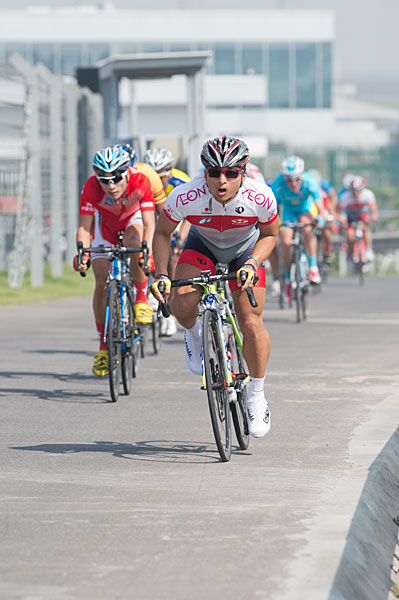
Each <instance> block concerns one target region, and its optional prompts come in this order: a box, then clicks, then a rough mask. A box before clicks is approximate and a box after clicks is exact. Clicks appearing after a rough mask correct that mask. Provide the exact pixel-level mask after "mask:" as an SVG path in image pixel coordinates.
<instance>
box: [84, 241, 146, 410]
mask: <svg viewBox="0 0 399 600" xmlns="http://www.w3.org/2000/svg"><path fill="white" fill-rule="evenodd" d="M118 237H119V245H118V246H99V247H89V248H83V244H82V242H78V265H79V267H80V265H81V262H82V257H83V254H94V253H95V254H106V255H108V259H109V263H110V267H109V271H108V277H107V307H106V311H105V325H104V338H103V340H102V341H103V342H106V343H107V345H108V370H109V388H110V394H111V400H112V402H117V400H118V398H119V391H120V384H121V383H122V386H123V391H124V393H125V394H126V395H129V394H130V392H131V387H132V378H133V377H136V376H137V372H138V366H139V360H140V357H142V356H144V351H143V345H144V338H145V334H144V331H145V327H143V326H142V325H139V324H137V323H136V316H135V310H134V299H135V290H134V286H133V281H132V277H131V274H130V269H129V264H130V257H129V254H133V253H136V252H140V253H142V254H143V261H144V265H143V270H144V272H147V271H148V264H147V261H148V247H147V242H145V241H143V243H142V245H141V246H123V245H122V238H123V232H120V233H119V234H118ZM81 275H82V276H85V275H86V273H82V272H81Z"/></svg>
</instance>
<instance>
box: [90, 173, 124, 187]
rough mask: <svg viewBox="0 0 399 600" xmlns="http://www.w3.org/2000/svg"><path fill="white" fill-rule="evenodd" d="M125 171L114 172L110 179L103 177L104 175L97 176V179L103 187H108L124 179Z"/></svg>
mask: <svg viewBox="0 0 399 600" xmlns="http://www.w3.org/2000/svg"><path fill="white" fill-rule="evenodd" d="M126 174H127V170H125V171H116V172H115V174H114V175H112V176H111V177H105V175H97V179H98V180H99V181H101V183H104V184H105V185H109V184H110V183H119V182H120V181H121V180H122V179H123V178H124V177H126Z"/></svg>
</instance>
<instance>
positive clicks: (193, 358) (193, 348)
mask: <svg viewBox="0 0 399 600" xmlns="http://www.w3.org/2000/svg"><path fill="white" fill-rule="evenodd" d="M184 345H185V348H186V361H187V366H188V368H189V369H190V371H191V372H192V373H194V375H202V335H199V336H197V335H196V336H193V335H192V334H191V333H190V332H189V331H187V329H186V331H185V333H184Z"/></svg>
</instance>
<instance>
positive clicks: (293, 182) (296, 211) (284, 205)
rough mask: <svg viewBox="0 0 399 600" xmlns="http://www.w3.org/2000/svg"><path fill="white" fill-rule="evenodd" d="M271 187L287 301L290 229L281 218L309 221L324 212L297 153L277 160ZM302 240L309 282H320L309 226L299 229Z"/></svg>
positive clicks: (315, 185) (291, 220) (318, 196)
mask: <svg viewBox="0 0 399 600" xmlns="http://www.w3.org/2000/svg"><path fill="white" fill-rule="evenodd" d="M271 188H272V190H273V192H274V194H275V196H276V200H277V202H278V205H279V210H280V218H281V223H282V228H281V232H280V236H281V241H282V244H283V252H282V257H283V265H284V272H285V281H286V289H285V292H286V296H287V301H288V302H291V286H290V283H289V277H290V263H291V241H292V236H293V231H292V229H290V228H289V227H284V223H285V222H288V223H289V222H296V221H299V222H300V223H305V224H309V225H310V224H313V223H314V220H315V218H316V217H318V214H319V216H320V218H321V219H322V220H324V219H327V218H328V214H327V212H326V210H325V208H324V206H323V204H322V199H321V194H320V189H319V186H318V185H317V183H316V181H315V180H314V179H313V178H312V177H311V176H310V175H309V174H308V173H307V172H305V162H304V160H303V158H301V157H299V156H289V157H288V158H285V159H284V160H283V161H282V163H281V174H280V175H279V176H278V177H277V178H276V179H275V180H274V181H273V183H272V185H271ZM303 243H304V246H305V250H306V254H307V256H308V261H309V269H310V274H309V278H310V283H312V284H320V283H321V277H320V273H319V269H318V266H317V239H316V236H315V234H314V233H313V229H312V228H311V227H305V228H304V230H303Z"/></svg>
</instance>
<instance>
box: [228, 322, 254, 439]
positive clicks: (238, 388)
mask: <svg viewBox="0 0 399 600" xmlns="http://www.w3.org/2000/svg"><path fill="white" fill-rule="evenodd" d="M225 335H226V345H227V352H229V353H230V364H231V376H232V378H233V382H234V390H235V393H236V395H237V398H236V399H235V398H234V399H233V401H232V402H230V409H231V415H232V417H233V424H234V429H235V432H236V437H237V441H238V445H239V446H240V448H241V450H246V449H247V448H248V445H249V433H248V413H247V401H248V385H249V382H248V381H246V380H247V378H248V369H247V366H246V364H245V361H244V357H243V355H242V351H241V347H240V344H239V341H238V339H237V338H236V336H235V333H234V330H233V326H232V325H231V324H230V323H229V324H228V325H227V327H226V333H225Z"/></svg>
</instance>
